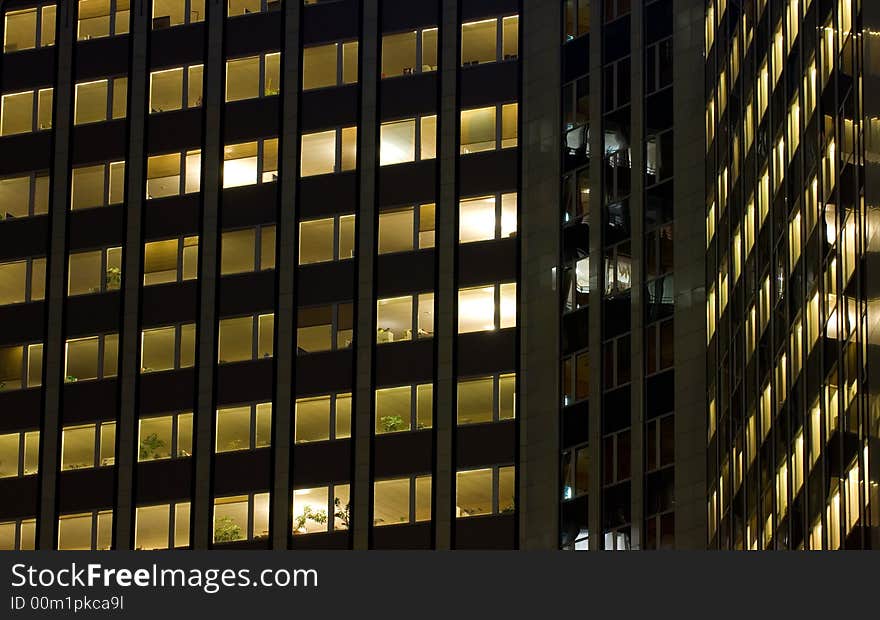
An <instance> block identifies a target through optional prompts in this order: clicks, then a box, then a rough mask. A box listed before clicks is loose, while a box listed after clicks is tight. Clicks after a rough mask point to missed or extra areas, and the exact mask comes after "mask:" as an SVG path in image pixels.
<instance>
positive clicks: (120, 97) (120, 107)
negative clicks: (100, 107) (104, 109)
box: [110, 77, 128, 118]
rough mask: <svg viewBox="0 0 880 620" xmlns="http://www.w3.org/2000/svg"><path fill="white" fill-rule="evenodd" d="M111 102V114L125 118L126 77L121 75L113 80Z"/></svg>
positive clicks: (126, 98) (126, 102)
mask: <svg viewBox="0 0 880 620" xmlns="http://www.w3.org/2000/svg"><path fill="white" fill-rule="evenodd" d="M111 103H112V105H111V108H110V112H111V116H112V117H113V118H125V115H126V112H127V111H128V78H124V77H121V78H115V79H114V80H113V101H112V102H111Z"/></svg>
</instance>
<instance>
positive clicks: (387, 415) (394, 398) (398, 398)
mask: <svg viewBox="0 0 880 620" xmlns="http://www.w3.org/2000/svg"><path fill="white" fill-rule="evenodd" d="M411 428H412V386H409V385H405V386H402V387H394V388H384V389H381V390H376V434H377V435H381V434H383V433H396V432H400V431H408V430H410V429H411Z"/></svg>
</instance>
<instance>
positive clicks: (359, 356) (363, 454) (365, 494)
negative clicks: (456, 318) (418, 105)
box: [352, 2, 379, 549]
mask: <svg viewBox="0 0 880 620" xmlns="http://www.w3.org/2000/svg"><path fill="white" fill-rule="evenodd" d="M361 10H362V12H363V13H362V16H361V17H362V19H363V26H362V29H361V41H360V50H361V74H360V76H359V82H360V85H361V119H360V127H359V129H358V151H359V152H358V167H359V171H360V175H359V176H360V194H359V198H358V203H359V204H358V216H357V231H358V233H357V234H358V238H357V290H358V292H357V303H356V307H357V319H356V321H357V327H356V331H355V344H356V348H355V363H356V370H355V394H354V403H355V410H354V415H355V423H354V429H353V433H354V435H353V436H354V446H355V448H354V449H355V456H354V458H355V469H354V481H353V482H354V488H353V489H352V490H353V493H354V502H353V510H352V519H353V525H354V542H353V544H354V548H355V549H366V548H368V546H369V544H370V523H371V520H370V505H371V497H372V490H373V485H372V484H371V482H370V469H371V464H372V448H373V424H372V420H373V347H374V344H375V341H376V335H375V334H376V331H375V321H374V316H375V313H376V296H375V294H374V290H373V281H374V277H373V274H374V271H375V260H376V259H375V257H376V248H375V245H376V244H375V239H376V230H375V227H376V222H377V219H376V172H377V165H376V163H377V160H378V156H377V148H376V136H377V134H378V131H377V129H376V123H377V118H378V98H377V92H378V82H377V80H378V69H377V68H378V63H379V7H378V3H377V2H364V3H362V9H361Z"/></svg>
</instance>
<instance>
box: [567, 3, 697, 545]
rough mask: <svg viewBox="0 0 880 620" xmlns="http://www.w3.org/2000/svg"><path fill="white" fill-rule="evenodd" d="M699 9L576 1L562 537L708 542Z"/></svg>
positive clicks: (571, 8) (570, 63)
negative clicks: (697, 119) (696, 120)
mask: <svg viewBox="0 0 880 620" xmlns="http://www.w3.org/2000/svg"><path fill="white" fill-rule="evenodd" d="M703 13H704V7H703V3H702V2H701V1H699V0H697V1H687V0H675V1H673V0H644V1H643V2H642V1H636V2H630V1H629V0H609V1H606V2H592V3H590V2H587V1H581V2H577V1H571V2H567V3H565V11H564V14H563V20H564V21H563V24H562V25H563V31H562V32H563V41H564V42H563V45H562V50H563V51H562V78H561V85H562V91H561V92H562V102H561V109H562V119H561V120H562V123H561V126H562V128H563V135H562V137H561V140H562V144H563V159H562V164H561V165H562V170H561V178H562V187H561V205H562V211H561V221H562V237H561V260H560V264H561V287H560V288H561V292H562V302H561V303H562V307H561V316H562V321H561V345H560V352H561V357H562V364H561V368H562V370H561V374H562V390H561V391H562V409H561V448H562V451H563V452H562V454H563V457H562V479H563V501H562V504H561V507H560V510H561V544H562V546H563V548H575V549H587V548H589V549H606V550H616V549H672V548H682V549H685V548H703V547H704V546H705V530H704V526H705V517H704V508H703V506H702V505H701V499H700V498H701V495H702V493H703V491H702V489H704V488H705V487H704V482H703V480H704V478H703V472H704V465H703V464H704V459H705V447H704V439H703V437H704V435H703V433H704V430H703V429H704V414H703V410H704V404H703V403H702V402H700V401H702V400H703V396H702V394H703V390H704V389H705V388H704V386H705V383H704V377H705V362H704V355H703V349H704V346H705V340H704V338H705V332H704V329H703V327H702V317H701V315H700V314H699V312H700V307H701V306H702V303H703V291H704V288H703V269H702V261H701V258H700V257H701V255H702V254H703V252H704V249H703V243H704V242H703V238H702V230H701V227H700V226H699V223H698V215H697V214H699V213H700V205H701V201H702V196H703V185H702V176H703V174H702V168H703V154H702V149H703V146H702V144H703V138H702V128H700V127H697V126H695V124H694V118H695V116H696V115H697V114H699V112H700V107H701V101H700V98H701V96H700V91H701V87H700V86H701V78H700V73H701V68H702V43H703V34H702V32H701V24H700V21H701V19H702V16H703ZM595 155H599V157H598V158H597V157H595Z"/></svg>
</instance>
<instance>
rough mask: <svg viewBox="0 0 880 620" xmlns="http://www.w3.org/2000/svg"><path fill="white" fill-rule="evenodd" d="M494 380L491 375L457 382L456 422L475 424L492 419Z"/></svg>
mask: <svg viewBox="0 0 880 620" xmlns="http://www.w3.org/2000/svg"><path fill="white" fill-rule="evenodd" d="M494 396H495V395H494V381H493V379H492V377H486V378H482V379H468V380H464V381H459V382H458V423H459V424H477V423H479V422H492V421H493V420H494V415H493V412H494V409H495V404H494Z"/></svg>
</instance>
